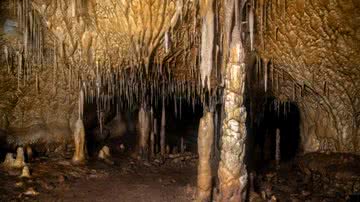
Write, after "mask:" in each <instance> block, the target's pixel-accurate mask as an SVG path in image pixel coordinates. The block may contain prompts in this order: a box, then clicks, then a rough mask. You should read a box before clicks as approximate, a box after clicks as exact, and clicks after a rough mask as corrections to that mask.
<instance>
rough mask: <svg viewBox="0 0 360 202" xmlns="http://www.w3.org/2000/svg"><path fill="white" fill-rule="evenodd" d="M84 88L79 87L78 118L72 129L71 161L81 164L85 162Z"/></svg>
mask: <svg viewBox="0 0 360 202" xmlns="http://www.w3.org/2000/svg"><path fill="white" fill-rule="evenodd" d="M84 99H85V95H84V90H83V89H82V88H81V90H80V95H79V109H78V111H79V118H78V120H77V121H76V123H75V129H74V143H75V153H74V156H73V158H72V162H73V163H75V164H81V163H84V162H85V158H86V157H85V155H86V154H85V149H86V148H85V146H86V144H85V127H84V123H83V112H84Z"/></svg>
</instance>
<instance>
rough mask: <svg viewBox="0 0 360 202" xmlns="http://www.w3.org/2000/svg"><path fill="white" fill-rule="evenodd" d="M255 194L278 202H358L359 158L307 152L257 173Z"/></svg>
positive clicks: (359, 185)
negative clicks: (272, 198)
mask: <svg viewBox="0 0 360 202" xmlns="http://www.w3.org/2000/svg"><path fill="white" fill-rule="evenodd" d="M254 181H255V183H254V184H255V191H256V192H257V193H258V194H259V195H260V196H262V198H267V199H271V197H272V196H274V197H275V198H276V199H277V200H279V201H292V202H298V201H299V202H300V201H309V202H310V201H321V202H334V201H351V202H352V201H354V202H359V201H360V156H356V155H352V154H325V153H309V154H306V155H302V156H299V157H296V158H295V159H293V160H291V161H288V162H282V163H281V164H280V167H278V169H276V166H275V164H274V162H273V163H269V164H268V166H267V167H265V168H264V169H262V170H260V171H258V174H257V175H256V177H255V180H254Z"/></svg>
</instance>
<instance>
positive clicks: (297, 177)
mask: <svg viewBox="0 0 360 202" xmlns="http://www.w3.org/2000/svg"><path fill="white" fill-rule="evenodd" d="M113 156H114V157H113V158H112V159H111V160H112V162H104V161H102V160H99V159H96V158H94V159H89V161H88V162H87V164H86V165H83V166H75V165H72V164H71V153H69V154H67V155H66V156H65V157H64V156H63V157H51V158H50V157H41V158H36V159H34V160H33V161H31V163H29V164H28V165H29V167H30V171H31V178H20V177H19V176H20V174H21V170H7V169H5V168H1V171H0V183H1V184H2V186H0V201H140V202H141V201H193V200H194V198H195V191H196V186H195V185H196V167H197V166H196V165H197V157H196V155H193V154H191V153H185V154H175V155H170V156H169V157H168V158H166V159H165V160H161V158H156V159H154V160H152V161H149V162H143V161H139V160H135V159H134V158H132V157H130V155H129V154H128V153H116V154H114V155H113ZM254 185H255V186H254V187H255V192H256V193H257V195H258V198H256V200H255V198H254V197H252V199H251V200H250V201H271V200H272V201H293V202H296V201H323V202H330V201H331V202H332V201H347V200H348V201H359V200H357V199H356V197H354V196H355V194H356V193H359V192H360V157H359V156H355V155H349V154H320V153H313V154H307V155H304V156H300V157H297V158H296V159H294V160H293V161H290V162H284V163H281V165H280V167H279V168H278V169H276V167H275V166H274V165H273V164H269V166H268V167H267V168H264V169H262V170H260V171H258V173H257V174H255V178H254ZM214 191H215V192H214V195H216V190H214ZM351 195H353V198H352V200H351V198H350V196H351Z"/></svg>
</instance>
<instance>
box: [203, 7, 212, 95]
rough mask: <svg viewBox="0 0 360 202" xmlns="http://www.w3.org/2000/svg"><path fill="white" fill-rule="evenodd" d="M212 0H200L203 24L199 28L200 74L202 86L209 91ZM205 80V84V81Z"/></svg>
mask: <svg viewBox="0 0 360 202" xmlns="http://www.w3.org/2000/svg"><path fill="white" fill-rule="evenodd" d="M213 4H214V1H213V0H201V1H200V8H201V11H200V13H201V16H202V18H203V24H202V28H201V53H200V55H201V63H200V74H201V83H202V87H205V86H206V87H207V88H208V91H209V92H210V87H211V86H210V83H211V71H212V68H213V62H214V55H213V52H214V51H213V50H214V44H215V43H214V42H215V41H214V40H215V25H214V20H215V16H214V8H213ZM206 81H207V85H206V84H205V82H206Z"/></svg>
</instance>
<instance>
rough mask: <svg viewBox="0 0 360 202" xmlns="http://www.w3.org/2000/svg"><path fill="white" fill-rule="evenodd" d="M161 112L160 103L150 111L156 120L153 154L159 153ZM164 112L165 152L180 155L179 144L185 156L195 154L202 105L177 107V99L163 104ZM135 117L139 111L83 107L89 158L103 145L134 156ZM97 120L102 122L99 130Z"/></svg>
mask: <svg viewBox="0 0 360 202" xmlns="http://www.w3.org/2000/svg"><path fill="white" fill-rule="evenodd" d="M175 105H176V106H175ZM175 108H176V109H175ZM161 109H162V103H159V104H157V105H156V107H154V108H153V118H154V119H156V124H157V125H156V127H157V133H158V134H157V135H155V151H156V153H159V152H160V135H159V133H160V127H161V113H162V111H161ZM165 111H166V127H165V134H166V138H165V141H166V142H165V144H166V147H168V149H169V152H170V153H178V152H180V149H181V142H182V141H183V145H184V147H185V148H184V149H185V152H192V153H196V152H197V138H198V126H199V120H200V118H201V117H202V114H203V107H202V105H201V104H199V103H195V104H192V103H188V102H187V101H186V100H184V99H182V100H181V103H180V99H177V101H176V102H175V101H174V98H169V100H167V101H166V107H165ZM138 114H139V109H136V108H135V109H132V110H130V109H122V108H119V107H118V106H116V105H110V106H109V107H108V109H103V110H101V111H100V113H99V111H98V108H97V107H96V103H95V102H93V103H87V104H86V105H85V108H84V124H85V129H86V139H87V151H88V153H89V155H90V156H96V155H97V152H98V151H99V150H100V149H101V147H103V146H104V145H111V146H113V147H114V148H119V145H121V144H123V145H124V146H126V150H127V151H130V152H134V151H135V150H136V148H137V144H138V138H139V120H138V118H139V117H138ZM99 116H101V119H102V122H101V123H102V124H103V125H102V127H100V121H99ZM100 128H101V129H100ZM100 130H102V131H100Z"/></svg>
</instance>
